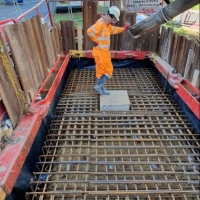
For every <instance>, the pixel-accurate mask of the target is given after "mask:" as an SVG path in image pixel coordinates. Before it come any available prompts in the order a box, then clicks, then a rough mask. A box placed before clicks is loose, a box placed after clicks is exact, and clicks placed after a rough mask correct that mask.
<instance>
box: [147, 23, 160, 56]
mask: <svg viewBox="0 0 200 200" xmlns="http://www.w3.org/2000/svg"><path fill="white" fill-rule="evenodd" d="M159 34H160V27H157V28H154V29H151V30H149V37H148V38H147V40H148V46H147V49H146V50H148V51H152V52H157V50H158V41H159Z"/></svg>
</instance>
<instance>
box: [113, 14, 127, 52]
mask: <svg viewBox="0 0 200 200" xmlns="http://www.w3.org/2000/svg"><path fill="white" fill-rule="evenodd" d="M125 17H126V12H125V11H121V13H120V20H119V22H118V25H117V26H119V27H123V26H124V24H125ZM112 25H113V26H115V24H112ZM113 36H114V37H115V35H111V37H113ZM117 36H118V37H117V38H118V42H117V50H119V51H121V50H124V44H125V38H124V36H125V31H123V32H122V33H120V34H119V35H117Z"/></svg>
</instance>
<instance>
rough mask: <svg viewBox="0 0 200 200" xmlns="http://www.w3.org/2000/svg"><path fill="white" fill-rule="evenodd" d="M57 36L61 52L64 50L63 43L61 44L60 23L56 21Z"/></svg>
mask: <svg viewBox="0 0 200 200" xmlns="http://www.w3.org/2000/svg"><path fill="white" fill-rule="evenodd" d="M56 32H57V33H56V35H57V36H56V37H57V43H58V49H59V53H61V52H62V44H61V33H60V23H56Z"/></svg>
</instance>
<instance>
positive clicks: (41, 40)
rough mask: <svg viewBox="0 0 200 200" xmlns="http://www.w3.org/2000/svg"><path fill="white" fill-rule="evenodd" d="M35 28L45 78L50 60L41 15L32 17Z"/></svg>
mask: <svg viewBox="0 0 200 200" xmlns="http://www.w3.org/2000/svg"><path fill="white" fill-rule="evenodd" d="M31 22H32V26H33V30H34V32H35V37H36V38H37V45H38V53H39V55H40V59H41V61H42V71H43V74H44V77H43V79H44V78H45V77H46V76H47V74H48V71H47V69H48V67H49V60H48V56H47V52H46V48H44V47H45V42H44V38H43V34H42V24H41V20H40V17H39V16H38V15H37V16H35V17H34V18H33V19H31Z"/></svg>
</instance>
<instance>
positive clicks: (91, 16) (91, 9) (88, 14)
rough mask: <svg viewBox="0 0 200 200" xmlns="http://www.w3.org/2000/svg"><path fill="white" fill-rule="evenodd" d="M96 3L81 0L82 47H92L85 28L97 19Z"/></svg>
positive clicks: (87, 48) (94, 0) (86, 48)
mask: <svg viewBox="0 0 200 200" xmlns="http://www.w3.org/2000/svg"><path fill="white" fill-rule="evenodd" d="M97 5H98V1H96V0H93V1H89V0H88V1H83V35H84V42H83V44H84V49H85V50H90V49H92V42H91V40H90V38H89V37H88V35H87V29H88V28H89V27H90V26H92V25H93V24H94V23H95V22H96V21H97Z"/></svg>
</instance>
